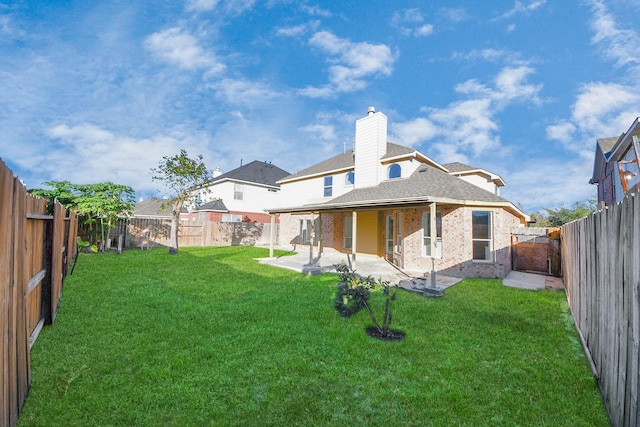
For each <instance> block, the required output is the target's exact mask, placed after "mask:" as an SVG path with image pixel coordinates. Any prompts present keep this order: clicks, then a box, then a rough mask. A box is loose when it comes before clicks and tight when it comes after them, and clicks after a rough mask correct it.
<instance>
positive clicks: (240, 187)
mask: <svg viewBox="0 0 640 427" xmlns="http://www.w3.org/2000/svg"><path fill="white" fill-rule="evenodd" d="M233 200H244V184H238V183H235V184H233Z"/></svg>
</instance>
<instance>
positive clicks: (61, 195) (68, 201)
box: [29, 181, 77, 214]
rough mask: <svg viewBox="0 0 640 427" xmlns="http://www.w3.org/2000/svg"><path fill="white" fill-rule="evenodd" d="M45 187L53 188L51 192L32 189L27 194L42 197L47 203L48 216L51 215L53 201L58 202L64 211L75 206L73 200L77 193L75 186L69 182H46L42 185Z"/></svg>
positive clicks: (42, 189)
mask: <svg viewBox="0 0 640 427" xmlns="http://www.w3.org/2000/svg"><path fill="white" fill-rule="evenodd" d="M43 184H44V185H46V186H47V187H53V189H52V190H47V189H44V188H32V189H30V190H29V193H31V194H34V195H36V196H40V197H43V198H45V199H47V200H48V201H49V205H48V206H47V209H48V211H49V213H50V214H52V213H53V201H54V200H58V202H60V203H62V206H64V207H65V208H66V209H69V208H72V207H74V206H75V201H74V200H75V198H76V196H77V191H76V188H75V185H74V184H72V183H70V182H69V181H47V182H44V183H43Z"/></svg>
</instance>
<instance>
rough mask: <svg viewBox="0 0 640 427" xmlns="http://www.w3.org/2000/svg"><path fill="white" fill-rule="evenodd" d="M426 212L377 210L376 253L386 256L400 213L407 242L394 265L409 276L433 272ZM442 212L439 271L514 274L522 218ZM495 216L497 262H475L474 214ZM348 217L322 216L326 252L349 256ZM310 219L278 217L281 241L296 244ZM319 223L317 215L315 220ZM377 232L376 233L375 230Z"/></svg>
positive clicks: (443, 209)
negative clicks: (390, 219) (515, 238)
mask: <svg viewBox="0 0 640 427" xmlns="http://www.w3.org/2000/svg"><path fill="white" fill-rule="evenodd" d="M426 210H428V207H427V206H425V207H424V208H408V209H395V210H384V211H379V224H378V225H379V230H377V234H378V248H379V252H380V253H382V254H383V253H384V248H385V238H384V231H385V230H384V227H385V222H386V221H385V218H386V216H387V215H393V216H394V218H397V216H396V214H397V213H402V230H403V233H402V234H403V241H402V245H401V248H400V251H399V252H396V253H394V255H393V262H394V263H395V264H396V265H398V266H399V267H401V268H402V269H404V270H405V271H407V272H410V273H411V274H414V275H417V274H424V273H428V272H430V271H431V268H432V261H431V258H428V257H423V256H422V212H424V211H426ZM437 210H438V211H441V212H442V258H441V259H437V260H436V262H435V270H436V272H439V273H441V274H444V275H447V276H453V277H463V278H466V277H481V278H503V277H505V276H506V275H507V274H508V273H509V271H511V269H512V266H511V231H512V229H514V228H517V227H519V226H520V220H519V219H518V217H516V216H514V215H513V214H511V213H509V212H507V211H506V210H504V209H501V208H474V209H472V208H469V207H445V206H438V207H437ZM474 210H482V211H490V212H492V237H493V242H492V243H493V257H494V260H493V261H474V260H473V259H472V258H473V242H472V239H471V236H472V212H473V211H474ZM348 215H351V213H350V212H346V213H323V214H322V216H321V217H322V223H323V247H324V248H325V249H333V250H335V251H338V252H341V253H350V250H345V249H344V248H343V245H344V243H343V242H344V236H343V230H344V217H345V216H348ZM311 218H312V217H311V215H289V214H281V215H280V242H281V243H283V244H287V243H293V242H296V241H297V240H295V239H297V238H298V234H299V229H300V225H299V221H300V219H311ZM314 218H315V219H317V218H318V216H317V215H315V216H314ZM372 232H373V230H372Z"/></svg>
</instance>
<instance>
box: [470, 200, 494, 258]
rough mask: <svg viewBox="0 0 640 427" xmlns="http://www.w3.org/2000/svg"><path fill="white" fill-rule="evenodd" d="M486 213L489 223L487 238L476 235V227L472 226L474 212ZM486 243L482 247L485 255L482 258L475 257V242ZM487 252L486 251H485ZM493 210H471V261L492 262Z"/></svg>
mask: <svg viewBox="0 0 640 427" xmlns="http://www.w3.org/2000/svg"><path fill="white" fill-rule="evenodd" d="M479 213H486V214H488V217H489V224H487V234H488V238H485V237H476V227H474V218H475V215H476V214H479ZM485 242H486V243H488V244H487V245H486V247H485V248H484V251H485V257H484V258H476V257H475V252H476V243H485ZM487 252H488V253H487ZM493 252H494V251H493V212H492V211H486V210H473V211H471V258H472V259H473V262H494V253H493Z"/></svg>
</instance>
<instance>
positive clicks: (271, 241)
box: [269, 214, 276, 258]
mask: <svg viewBox="0 0 640 427" xmlns="http://www.w3.org/2000/svg"><path fill="white" fill-rule="evenodd" d="M274 240H276V215H275V214H271V233H270V234H269V258H273V247H274V245H275V242H274Z"/></svg>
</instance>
